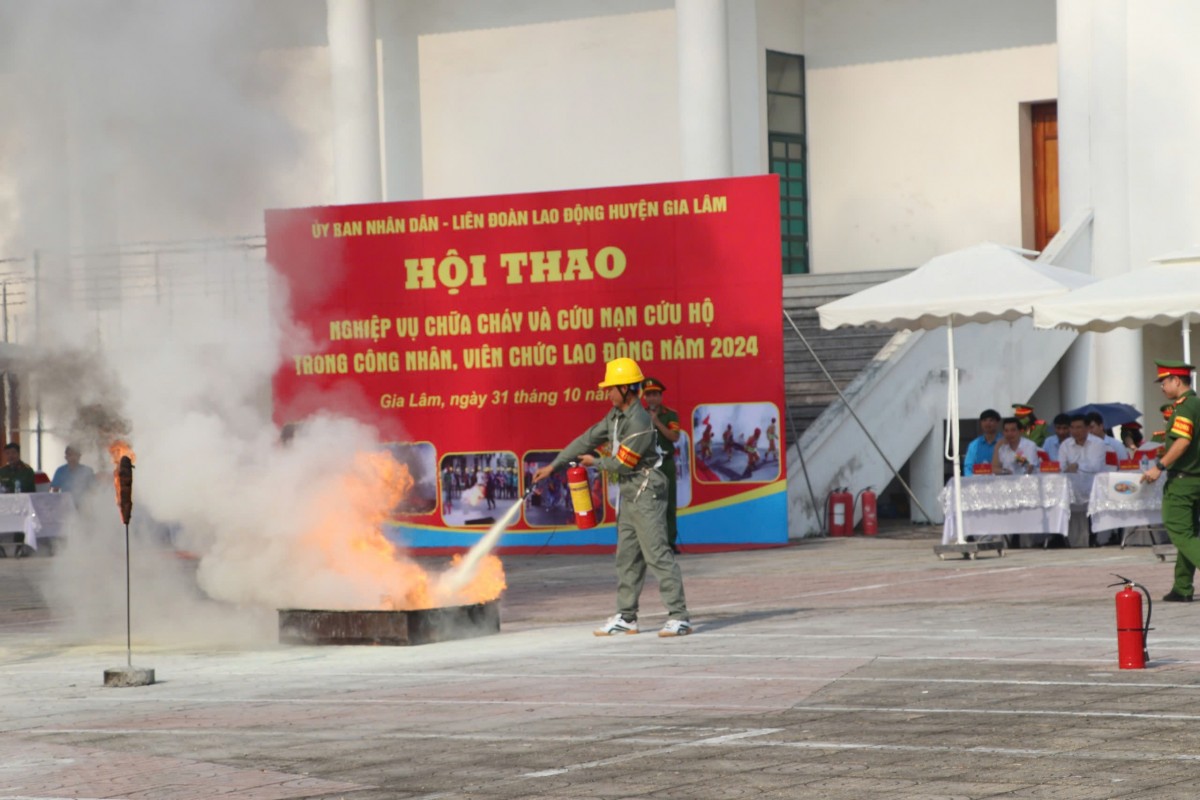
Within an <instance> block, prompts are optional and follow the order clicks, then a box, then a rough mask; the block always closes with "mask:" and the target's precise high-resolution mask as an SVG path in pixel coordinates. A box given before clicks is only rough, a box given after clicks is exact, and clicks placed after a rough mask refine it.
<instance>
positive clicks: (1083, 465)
mask: <svg viewBox="0 0 1200 800" xmlns="http://www.w3.org/2000/svg"><path fill="white" fill-rule="evenodd" d="M1070 431H1071V436H1070V438H1068V439H1067V440H1066V441H1065V442H1063V443H1062V445H1060V446H1059V448H1058V459H1057V460H1058V462H1059V463H1060V464H1062V471H1063V472H1082V473H1085V474H1088V475H1095V474H1096V473H1097V472H1103V471H1104V443H1103V442H1102V441H1099V440H1097V439H1096V437H1094V436H1089V435H1088V425H1087V420H1086V419H1085V418H1084V416H1083V415H1082V414H1076V415H1075V416H1073V417H1071V425H1070Z"/></svg>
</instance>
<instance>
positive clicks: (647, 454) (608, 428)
mask: <svg viewBox="0 0 1200 800" xmlns="http://www.w3.org/2000/svg"><path fill="white" fill-rule="evenodd" d="M656 433H657V431H656V430H655V428H654V425H653V423H651V421H650V414H649V413H647V411H646V409H644V408H642V404H641V403H634V404H633V405H631V406H630V407H629V408H628V409H626V410H625V411H621V410H619V409H617V408H615V407H614V408H613V409H612V410H611V411H609V412H608V413H607V414H605V415H604V418H603V419H601V420H600V421H599V422H597V423H596V424H595V425H593V426H592V427H590V428H588V429H587V430H586V431H584V432H583V433H582V434H581V435H580V436H579V437H577V438H576V439H575V441H573V442H571V443H570V444H569V445H567V446H566V447H564V448H563V450H562V452H561V453H559V454H558V455H557V456H555V457H554V461H552V462H550V466H551V467H553V468H554V469H561V468H562V467H565V466H566V465H567V463H568V462H571V461H575V460H576V459H578V458H579V456H581V455H582V454H584V453H587V452H589V451H591V450H597V449H599V447H600V446H601V445H603V444H605V443H608V444H609V445H611V450H612V452H611V453H609V454H608V455H606V456H601V457H600V458H599V459H597V461H598V464H597V466H599V467H600V469H602V470H604V471H605V472H607V473H609V475H612V476H613V477H614V479H615V480H616V481H617V483H618V485H619V486H620V487H621V495H622V496H625V495H626V494H628V495H629V496H630V499H632V497H633V495H635V494H637V492H638V489H639V486H640V485H642V484H643V482H644V481H642V480H634V479H635V478H640V477H642V476H644V475H645V474H646V473H647V471H655V472H657V471H656V470H654V467H655V466H657V465H658V437H657V436H656V435H655V434H656ZM657 474H658V475H660V476H661V475H662V473H657ZM665 482H666V481H665V479H663V483H664V485H665Z"/></svg>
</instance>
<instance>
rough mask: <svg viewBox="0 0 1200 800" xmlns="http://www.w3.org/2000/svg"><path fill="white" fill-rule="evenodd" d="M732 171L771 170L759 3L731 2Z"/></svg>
mask: <svg viewBox="0 0 1200 800" xmlns="http://www.w3.org/2000/svg"><path fill="white" fill-rule="evenodd" d="M728 24H729V102H730V106H729V109H730V111H729V142H730V145H729V146H730V157H729V163H730V174H731V175H761V174H763V172H765V171H767V164H768V157H767V132H766V127H765V125H766V119H767V90H766V88H765V87H766V71H767V56H766V48H764V47H763V46H762V45H761V44H760V43H759V40H758V12H757V3H754V2H734V3H731V4H730V5H729V17H728Z"/></svg>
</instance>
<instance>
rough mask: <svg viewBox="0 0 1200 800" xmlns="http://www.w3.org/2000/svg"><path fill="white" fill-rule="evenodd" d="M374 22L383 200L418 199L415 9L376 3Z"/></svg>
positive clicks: (398, 1)
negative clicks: (380, 100) (379, 58)
mask: <svg viewBox="0 0 1200 800" xmlns="http://www.w3.org/2000/svg"><path fill="white" fill-rule="evenodd" d="M376 20H377V22H378V27H379V41H380V45H381V49H382V64H381V65H380V80H381V81H382V91H381V94H382V96H383V148H382V149H383V187H384V198H385V199H387V200H420V199H421V198H422V197H424V195H425V186H424V173H423V170H422V163H421V64H420V58H419V52H418V49H417V31H418V30H419V28H418V24H417V23H418V9H417V8H415V7H414V4H413V2H412V0H389V2H387V3H384V4H382V5H380V6H379V8H378V14H377V17H376Z"/></svg>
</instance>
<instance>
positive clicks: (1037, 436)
mask: <svg viewBox="0 0 1200 800" xmlns="http://www.w3.org/2000/svg"><path fill="white" fill-rule="evenodd" d="M1013 416H1014V417H1016V418H1017V426H1018V427H1020V429H1021V435H1022V436H1024V437H1025V438H1026V439H1028V440H1030V441H1031V442H1033V443H1034V444H1036V445H1037V446H1038V447H1041V446H1042V445H1043V444H1044V443H1045V442H1046V436H1047V434H1048V433H1049V431H1048V430H1047V429H1046V420H1044V419H1038V418H1037V415H1036V414H1034V413H1033V406H1030V405H1027V404H1025V403H1013Z"/></svg>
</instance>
